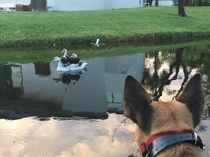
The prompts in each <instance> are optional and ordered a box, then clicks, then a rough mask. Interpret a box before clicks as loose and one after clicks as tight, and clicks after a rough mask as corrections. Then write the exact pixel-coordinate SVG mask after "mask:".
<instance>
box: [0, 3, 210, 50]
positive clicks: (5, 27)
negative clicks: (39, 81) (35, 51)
mask: <svg viewBox="0 0 210 157" xmlns="http://www.w3.org/2000/svg"><path fill="white" fill-rule="evenodd" d="M177 10H178V9H177V7H147V8H135V9H120V10H104V11H83V12H82V11H79V12H47V13H35V12H2V13H1V14H0V32H1V38H0V47H22V46H43V45H53V44H56V45H69V44H81V43H82V44H88V43H89V42H94V41H95V40H96V38H97V37H99V38H100V39H101V41H102V42H106V43H113V42H147V41H152V42H159V41H166V40H167V41H169V40H182V39H190V38H193V39H194V38H204V37H207V38H208V37H210V28H209V26H210V20H209V17H210V7H185V11H186V13H187V17H185V18H183V17H179V16H177V12H178V11H177Z"/></svg>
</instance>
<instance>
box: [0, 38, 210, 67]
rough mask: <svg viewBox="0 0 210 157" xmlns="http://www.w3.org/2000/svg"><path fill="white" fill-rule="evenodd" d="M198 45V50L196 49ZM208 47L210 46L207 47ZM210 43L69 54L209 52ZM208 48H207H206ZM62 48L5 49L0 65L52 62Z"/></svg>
mask: <svg viewBox="0 0 210 157" xmlns="http://www.w3.org/2000/svg"><path fill="white" fill-rule="evenodd" d="M195 45H196V49H195ZM207 45H208V46H207ZM209 46H210V45H209V41H199V42H189V43H180V44H171V45H161V46H158V45H154V46H138V45H136V46H135V45H120V46H114V47H112V46H106V47H104V48H96V47H92V46H88V47H84V46H82V47H80V46H79V47H77V46H76V47H72V46H69V47H67V48H68V50H69V51H68V52H69V54H71V53H76V54H77V55H78V56H79V58H80V59H82V60H84V59H87V58H92V57H110V56H119V55H127V54H135V53H141V52H142V53H146V52H154V51H167V52H171V51H176V49H177V48H180V47H184V48H186V49H185V51H189V53H191V52H194V51H198V53H200V50H201V49H208V50H205V52H209V51H210V49H209ZM206 47H207V48H206ZM61 50H62V47H60V48H59V47H34V48H30V47H28V48H21V47H18V48H17V47H15V48H4V49H1V51H0V64H1V63H5V62H12V63H32V62H50V61H51V60H52V59H53V57H54V56H61V55H62V54H61ZM202 51H204V50H202Z"/></svg>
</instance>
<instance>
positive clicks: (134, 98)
mask: <svg viewBox="0 0 210 157" xmlns="http://www.w3.org/2000/svg"><path fill="white" fill-rule="evenodd" d="M151 102H152V99H151V98H150V97H149V95H148V93H147V92H146V90H145V89H144V88H143V87H142V86H141V84H140V83H139V82H137V81H136V80H135V79H134V78H133V77H132V76H127V78H126V79H125V85H124V115H125V116H126V117H128V118H130V119H131V120H132V121H133V122H134V123H136V124H138V125H139V126H140V127H141V128H143V129H144V128H145V129H148V126H147V125H148V124H149V122H150V120H151V117H152V116H151V114H152V107H151V106H150V105H149V104H150V103H151Z"/></svg>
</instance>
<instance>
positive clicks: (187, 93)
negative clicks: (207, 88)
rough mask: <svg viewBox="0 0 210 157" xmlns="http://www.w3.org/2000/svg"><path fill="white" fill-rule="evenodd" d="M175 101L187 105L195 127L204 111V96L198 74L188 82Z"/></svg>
mask: <svg viewBox="0 0 210 157" xmlns="http://www.w3.org/2000/svg"><path fill="white" fill-rule="evenodd" d="M177 100H178V101H180V102H182V103H184V104H186V105H187V108H188V110H189V111H190V112H191V114H192V116H193V125H194V127H196V126H197V125H198V124H199V123H200V121H201V117H202V114H203V110H204V94H203V89H202V83H201V75H200V74H196V75H194V76H193V77H192V78H191V79H190V80H189V81H188V83H187V85H186V86H185V88H184V90H183V92H182V93H181V94H180V95H179V96H178V98H177Z"/></svg>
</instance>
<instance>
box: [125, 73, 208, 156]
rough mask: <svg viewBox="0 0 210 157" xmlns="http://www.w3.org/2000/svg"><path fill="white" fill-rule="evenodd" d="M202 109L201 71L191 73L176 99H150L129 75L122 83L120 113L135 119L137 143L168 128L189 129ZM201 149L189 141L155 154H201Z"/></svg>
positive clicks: (195, 124) (194, 124)
mask: <svg viewBox="0 0 210 157" xmlns="http://www.w3.org/2000/svg"><path fill="white" fill-rule="evenodd" d="M203 109H204V94H203V90H202V84H201V75H200V74H196V75H194V76H193V77H192V78H191V79H190V80H189V81H188V83H187V85H186V86H185V88H184V90H183V92H182V93H181V94H180V95H179V96H178V97H177V99H176V100H173V101H169V102H161V101H153V100H152V99H151V98H150V97H149V95H148V93H147V92H146V90H145V89H144V88H143V87H142V86H141V84H140V83H138V82H137V81H136V80H135V79H134V78H133V77H132V76H127V78H126V80H125V85H124V115H125V116H126V117H128V118H130V119H131V120H132V121H133V122H134V123H136V124H137V125H136V137H137V142H138V145H139V146H140V145H141V144H142V143H143V142H145V141H147V140H148V139H149V137H150V136H152V135H157V134H160V133H164V132H171V131H177V132H180V131H186V130H189V131H192V132H194V131H195V130H194V128H195V127H196V126H197V125H198V124H199V123H200V121H201V116H202V114H203ZM204 156H205V155H204V152H203V150H202V149H200V148H199V147H197V146H194V145H192V144H189V143H184V142H183V143H179V144H174V145H172V146H169V147H168V148H166V149H164V150H163V151H161V152H160V153H158V154H157V157H204Z"/></svg>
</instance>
